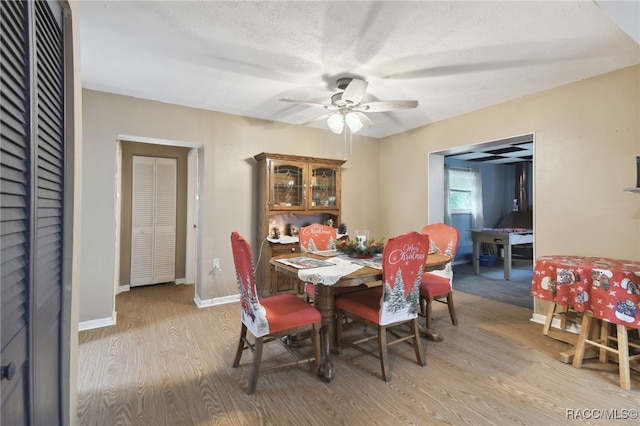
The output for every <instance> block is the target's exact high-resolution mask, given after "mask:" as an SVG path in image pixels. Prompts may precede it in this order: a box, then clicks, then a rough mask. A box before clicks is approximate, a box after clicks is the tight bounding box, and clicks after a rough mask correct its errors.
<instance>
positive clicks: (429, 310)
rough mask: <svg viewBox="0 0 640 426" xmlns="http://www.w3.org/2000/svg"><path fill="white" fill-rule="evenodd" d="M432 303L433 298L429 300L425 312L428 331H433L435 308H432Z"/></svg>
mask: <svg viewBox="0 0 640 426" xmlns="http://www.w3.org/2000/svg"><path fill="white" fill-rule="evenodd" d="M431 302H433V298H431V297H428V298H427V309H426V312H425V316H426V318H427V330H431V322H432V321H433V307H432V306H431Z"/></svg>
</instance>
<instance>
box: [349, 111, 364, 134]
mask: <svg viewBox="0 0 640 426" xmlns="http://www.w3.org/2000/svg"><path fill="white" fill-rule="evenodd" d="M345 121H346V122H347V126H349V130H351V133H355V132H357V131H358V130H360V129H362V120H360V117H358V114H356V113H355V112H349V113H347V115H346V116H345Z"/></svg>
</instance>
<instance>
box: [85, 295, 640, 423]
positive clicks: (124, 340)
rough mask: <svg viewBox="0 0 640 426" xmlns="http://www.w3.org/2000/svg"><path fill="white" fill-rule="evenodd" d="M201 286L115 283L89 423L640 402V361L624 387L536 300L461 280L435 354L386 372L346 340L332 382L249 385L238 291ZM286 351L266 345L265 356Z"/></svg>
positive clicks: (401, 349)
mask: <svg viewBox="0 0 640 426" xmlns="http://www.w3.org/2000/svg"><path fill="white" fill-rule="evenodd" d="M193 297H194V293H193V286H184V285H178V286H175V285H157V286H148V287H142V288H135V289H132V290H131V291H129V292H126V293H122V294H120V295H118V296H117V298H116V309H117V312H118V317H117V318H118V320H117V324H116V325H115V326H112V327H107V328H101V329H96V330H88V331H83V332H81V333H80V345H79V356H78V359H79V372H78V376H79V377H78V419H79V424H81V425H105V424H125V425H129V424H135V425H244V424H269V425H300V424H309V425H326V424H350V425H351V424H451V425H459V424H474V425H477V424H506V423H509V424H526V425H539V424H575V420H572V419H570V418H567V410H584V409H610V410H618V411H619V412H622V411H621V410H624V409H626V410H630V409H637V408H638V405H639V404H638V401H640V377H639V376H640V374H638V373H636V372H633V371H632V373H631V386H632V388H631V390H630V391H625V390H623V389H621V388H620V387H619V386H618V372H617V365H616V364H613V363H609V364H600V363H598V362H597V361H591V360H587V361H585V363H584V365H583V368H582V369H574V368H573V367H572V366H571V365H568V364H563V363H561V362H560V361H558V360H557V356H558V353H559V352H561V351H564V350H566V349H567V348H568V345H567V344H565V343H562V342H559V341H556V340H553V339H551V338H549V337H546V336H543V335H542V325H541V324H536V323H532V322H531V321H529V319H530V317H531V310H530V309H526V308H522V307H518V306H513V305H507V304H504V303H501V302H498V301H494V300H490V299H486V298H483V297H479V296H475V295H472V294H468V293H462V292H456V294H455V296H454V297H455V300H456V312H457V314H458V319H459V325H458V326H457V327H454V326H452V325H451V323H450V322H449V321H448V320H446V319H444V320H441V321H438V322H436V323H435V325H436V327H437V328H438V330H439V331H440V332H441V334H442V335H443V336H445V340H444V341H443V342H439V343H434V342H430V341H427V340H423V341H422V343H423V349H424V350H425V354H426V359H427V366H426V367H420V366H419V365H417V363H416V361H415V354H414V352H413V348H412V346H411V345H408V344H407V345H405V344H398V345H394V346H392V347H390V349H389V353H390V359H389V363H390V368H391V371H392V375H393V377H392V380H391V382H389V383H385V382H384V381H383V380H382V379H381V372H380V364H379V361H378V359H377V358H375V357H373V356H370V355H367V354H363V353H361V352H359V351H357V350H355V349H348V348H347V349H345V350H344V351H343V353H342V354H340V355H334V356H333V362H334V365H335V371H336V374H335V379H334V381H333V382H332V383H328V384H327V383H324V382H322V381H321V380H320V379H319V378H317V377H316V376H314V375H313V374H312V372H311V370H310V368H309V367H308V366H306V365H305V366H297V367H292V368H288V369H280V370H272V371H267V372H264V373H262V374H261V375H260V377H259V379H258V386H257V390H256V393H255V394H253V395H246V393H245V390H246V383H247V376H248V372H249V363H250V354H249V353H246V354H244V355H243V358H242V366H241V367H239V368H235V369H234V368H232V367H231V363H232V361H233V355H234V353H235V348H236V344H237V338H238V334H239V332H240V311H239V309H240V308H239V305H238V303H231V304H227V305H221V306H214V307H209V308H203V309H198V308H197V307H196V306H195V305H194V303H193ZM435 309H446V307H445V306H442V307H439V306H436V307H435ZM362 331H363V330H361V329H359V328H354V329H352V330H351V331H349V332H348V333H360V332H362ZM375 344H376V343H375V341H373V342H371V345H372V346H371V348H372V350H373V351H375V348H376V346H375ZM305 345H308V343H306V342H302V343H301V346H302V349H305V350H310V347H305ZM285 355H286V351H284V350H283V349H282V348H281V347H280V346H279V345H277V344H276V345H275V346H274V345H273V344H271V345H267V347H266V348H265V353H264V356H265V359H266V358H268V357H271V356H285ZM636 421H637V420H633V419H618V420H616V424H635V422H636ZM589 423H590V422H589V421H587V422H586V424H589ZM591 423H593V424H602V423H601V422H600V423H598V422H596V421H592V422H591Z"/></svg>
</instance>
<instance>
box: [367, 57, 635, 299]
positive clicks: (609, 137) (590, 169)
mask: <svg viewBox="0 0 640 426" xmlns="http://www.w3.org/2000/svg"><path fill="white" fill-rule="evenodd" d="M639 100H640V66H635V67H631V68H627V69H624V70H620V71H616V72H612V73H609V74H606V75H602V76H598V77H595V78H591V79H587V80H584V81H580V82H577V83H573V84H569V85H566V86H563V87H560V88H556V89H553V90H549V91H546V92H542V93H538V94H535V95H532V96H528V97H525V98H522V99H518V100H515V101H512V102H507V103H504V104H501V105H496V106H493V107H490V108H486V109H483V110H479V111H475V112H472V113H470V114H465V115H462V116H459V117H455V118H452V119H449V120H444V121H441V122H438V123H434V124H432V125H429V126H426V127H423V128H420V129H417V130H415V131H412V132H408V133H405V134H401V135H396V136H393V137H389V138H386V139H384V140H383V141H382V142H381V145H380V168H379V169H380V174H381V175H382V176H384V177H385V178H384V179H382V180H381V186H380V199H381V200H382V201H383V203H384V206H385V208H384V209H381V210H380V214H381V217H380V220H381V228H382V229H384V231H385V232H386V233H387V234H388V235H391V234H394V233H397V232H400V231H402V230H404V229H406V228H411V229H419V227H420V226H422V225H423V224H424V223H426V222H427V207H428V206H427V197H426V194H427V192H428V190H429V178H428V173H429V171H428V167H427V166H428V161H427V160H428V154H429V152H434V151H441V150H444V149H447V148H451V147H456V146H463V145H469V144H475V143H480V142H486V141H492V140H496V139H503V138H506V137H509V136H515V135H521V134H525V133H531V132H534V133H535V147H534V149H535V151H534V194H533V197H534V200H535V201H534V228H535V240H534V246H535V256H542V255H549V254H573V255H588V256H605V257H614V258H622V259H630V260H640V196H639V195H638V194H634V193H630V192H625V191H623V188H628V187H633V186H635V183H636V165H635V157H636V156H637V155H640V101H639ZM399 171H402V172H399ZM398 188H403V191H398ZM409 205H410V206H413V208H411V209H407V206H409ZM399 218H401V219H400V220H399ZM536 311H537V312H540V309H536Z"/></svg>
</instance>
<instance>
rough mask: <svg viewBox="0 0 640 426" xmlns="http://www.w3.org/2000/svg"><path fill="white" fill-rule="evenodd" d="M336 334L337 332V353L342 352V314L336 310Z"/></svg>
mask: <svg viewBox="0 0 640 426" xmlns="http://www.w3.org/2000/svg"><path fill="white" fill-rule="evenodd" d="M335 332H336V351H337V352H338V353H341V352H342V312H341V311H340V309H337V310H336V318H335Z"/></svg>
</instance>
